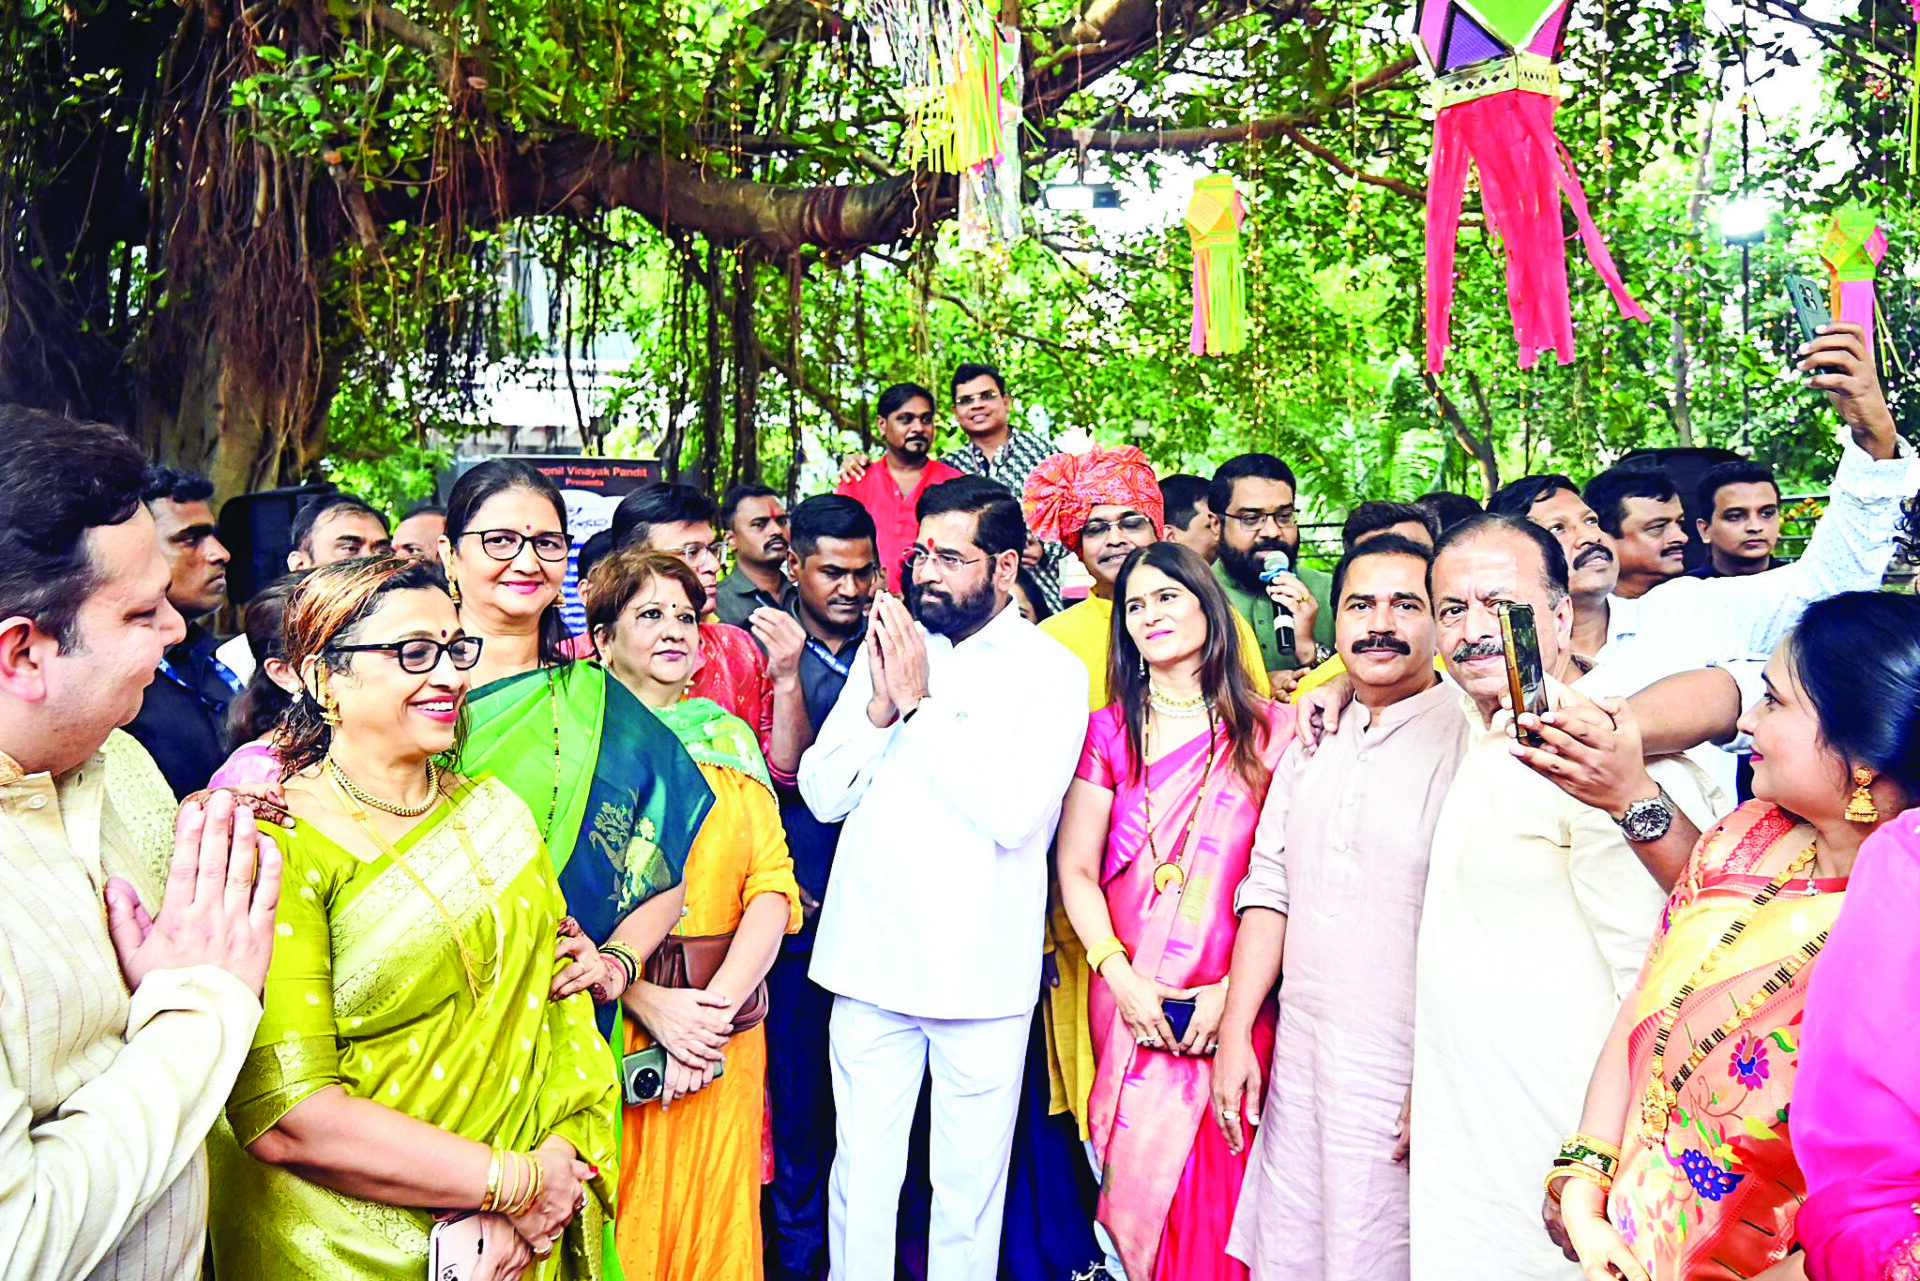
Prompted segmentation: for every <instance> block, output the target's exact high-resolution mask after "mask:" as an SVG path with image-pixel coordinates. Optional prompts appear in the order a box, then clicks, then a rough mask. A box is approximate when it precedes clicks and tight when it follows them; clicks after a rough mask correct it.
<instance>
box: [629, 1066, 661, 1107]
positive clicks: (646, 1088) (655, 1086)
mask: <svg viewBox="0 0 1920 1281" xmlns="http://www.w3.org/2000/svg"><path fill="white" fill-rule="evenodd" d="M632 1094H633V1097H634V1098H636V1099H639V1100H640V1101H642V1102H645V1101H647V1100H648V1099H657V1098H659V1097H660V1072H659V1069H657V1068H650V1067H643V1068H635V1069H634V1071H633V1090H632Z"/></svg>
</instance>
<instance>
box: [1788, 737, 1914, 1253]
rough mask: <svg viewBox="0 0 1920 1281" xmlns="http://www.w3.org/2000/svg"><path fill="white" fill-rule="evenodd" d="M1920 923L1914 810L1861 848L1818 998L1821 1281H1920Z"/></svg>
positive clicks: (1806, 1087) (1812, 1066)
mask: <svg viewBox="0 0 1920 1281" xmlns="http://www.w3.org/2000/svg"><path fill="white" fill-rule="evenodd" d="M1914 711H1915V704H1911V703H1910V704H1909V705H1908V707H1907V709H1906V715H1907V716H1908V717H1911V716H1913V715H1914ZM1916 916H1920V809H1910V810H1908V811H1907V812H1906V813H1904V814H1902V815H1900V816H1899V817H1897V818H1895V819H1894V820H1893V821H1892V822H1890V823H1888V824H1887V825H1886V826H1884V827H1882V828H1881V829H1880V830H1879V831H1877V832H1875V833H1874V834H1873V835H1872V836H1871V837H1869V838H1868V839H1867V843H1866V844H1865V845H1862V846H1861V847H1860V858H1859V861H1858V862H1856V863H1855V864H1854V867H1853V890H1852V892H1851V893H1849V894H1848V895H1847V905H1846V907H1845V908H1844V909H1843V910H1842V911H1841V913H1840V919H1839V921H1838V922H1837V923H1836V924H1835V926H1834V929H1833V936H1832V937H1831V938H1830V939H1828V940H1827V949H1826V952H1825V954H1824V955H1823V956H1822V957H1821V958H1820V968H1819V971H1818V972H1817V973H1816V974H1815V975H1814V976H1813V987H1812V990H1811V991H1810V992H1809V993H1808V996H1807V1015H1806V1039H1805V1044H1804V1045H1803V1046H1802V1047H1801V1050H1800V1085H1799V1088H1798V1090H1797V1091H1796V1092H1795V1097H1794V1105H1793V1119H1794V1125H1795V1136H1794V1147H1795V1148H1796V1149H1798V1151H1799V1155H1800V1165H1801V1168H1802V1169H1803V1170H1805V1172H1806V1177H1807V1202H1806V1204H1805V1205H1803V1206H1801V1207H1800V1221H1799V1237H1800V1244H1801V1247H1802V1248H1803V1249H1804V1250H1805V1252H1806V1266H1807V1275H1808V1276H1809V1277H1812V1278H1813V1281H1920V1212H1916V1210H1915V1208H1914V1207H1915V1205H1916V1203H1920V1056H1916V1055H1915V1054H1914V1052H1913V1047H1914V1027H1915V1026H1916V1024H1920V928H1916V927H1915V924H1914V922H1915V919H1916Z"/></svg>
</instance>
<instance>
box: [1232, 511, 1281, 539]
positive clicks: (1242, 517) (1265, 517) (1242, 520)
mask: <svg viewBox="0 0 1920 1281" xmlns="http://www.w3.org/2000/svg"><path fill="white" fill-rule="evenodd" d="M1227 519H1228V520H1231V521H1233V522H1235V523H1236V524H1238V525H1239V526H1240V528H1242V529H1244V530H1246V531H1247V532H1248V533H1249V534H1251V533H1253V532H1255V531H1256V530H1258V529H1259V528H1260V527H1261V526H1262V525H1264V524H1266V523H1267V522H1268V521H1272V522H1273V524H1274V528H1276V529H1285V528H1286V527H1287V526H1288V525H1291V524H1293V508H1291V507H1276V508H1275V509H1274V510H1272V511H1270V512H1263V511H1245V512H1228V513H1227Z"/></svg>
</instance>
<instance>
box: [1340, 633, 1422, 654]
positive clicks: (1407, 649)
mask: <svg viewBox="0 0 1920 1281" xmlns="http://www.w3.org/2000/svg"><path fill="white" fill-rule="evenodd" d="M1381 649H1384V650H1388V651H1390V652H1392V653H1395V654H1411V653H1413V646H1411V645H1409V644H1407V643H1406V642H1405V641H1403V640H1401V639H1400V638H1399V637H1398V636H1395V635H1394V634H1393V633H1392V632H1368V633H1367V638H1366V639H1365V640H1363V641H1360V642H1359V643H1358V644H1356V645H1355V646H1354V647H1353V652H1354V653H1356V654H1365V653H1369V652H1371V651H1373V650H1381Z"/></svg>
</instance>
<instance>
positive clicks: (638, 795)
mask: <svg viewBox="0 0 1920 1281" xmlns="http://www.w3.org/2000/svg"><path fill="white" fill-rule="evenodd" d="M566 549H567V535H566V507H565V504H564V503H563V501H562V500H561V498H560V494H559V492H558V491H557V490H556V489H555V488H554V487H553V482H552V481H550V480H548V479H547V478H546V477H545V476H543V475H541V474H540V472H539V471H538V470H536V469H535V468H533V467H531V466H529V465H527V464H526V463H522V462H518V461H515V460H511V459H494V460H492V461H490V462H485V463H482V464H480V465H479V466H478V467H475V468H473V469H472V470H471V471H469V472H467V473H466V474H465V475H464V476H462V477H461V478H460V480H459V482H458V483H457V484H456V485H455V486H454V487H453V493H452V494H451V495H450V496H449V499H448V502H447V532H446V541H445V542H444V543H443V545H442V547H441V557H442V559H443V561H444V562H445V564H446V566H447V571H448V575H449V578H450V579H451V580H452V581H453V582H454V583H455V584H456V585H457V592H456V599H457V600H458V602H459V605H460V621H461V625H462V626H463V627H464V628H465V629H466V630H467V632H468V633H469V634H472V635H479V636H483V637H485V638H486V650H485V651H484V652H483V653H482V655H481V660H480V663H479V664H478V666H477V667H476V668H475V670H474V679H475V680H476V681H477V682H481V683H479V684H476V686H475V688H474V690H473V693H472V695H471V696H470V697H469V698H468V700H467V716H468V725H467V730H466V734H465V737H464V739H463V741H462V744H461V749H460V754H459V758H458V763H457V764H458V768H459V769H460V771H461V772H462V773H464V774H466V775H468V776H469V777H482V776H486V775H492V776H493V777H495V778H498V779H499V780H500V781H501V782H503V783H505V784H506V785H507V786H508V787H510V788H512V789H513V791H514V793H515V794H516V795H517V796H519V798H520V799H521V800H522V801H524V802H525V803H526V805H527V808H528V809H530V810H531V811H532V812H533V816H534V821H535V822H536V823H537V824H538V825H539V827H540V831H541V835H542V836H543V838H544V839H545V841H546V844H547V849H548V852H549V853H550V854H551V855H552V858H553V866H554V871H555V873H556V874H557V875H558V876H559V878H560V889H561V892H562V893H563V894H564V895H565V897H566V902H567V911H568V912H569V913H570V914H571V915H572V916H573V918H574V920H576V921H577V922H578V923H579V925H580V928H581V930H582V932H583V933H584V934H585V936H586V939H587V941H589V942H591V943H592V944H593V946H594V948H598V947H600V946H602V945H604V944H606V943H607V942H608V940H609V939H611V938H612V937H613V935H614V931H615V930H616V928H619V927H620V926H621V925H622V924H623V923H626V922H627V918H628V916H629V915H630V914H631V913H632V912H633V911H634V909H635V908H637V907H639V906H640V905H641V904H643V903H647V902H648V901H649V900H654V901H655V910H654V911H652V912H651V913H650V914H649V919H647V920H644V921H641V920H636V921H634V922H633V923H631V924H629V925H628V926H627V928H626V929H625V930H624V931H623V932H622V935H621V937H622V941H623V942H626V943H628V944H629V945H630V946H631V947H632V948H633V950H634V952H635V953H636V954H637V955H638V956H640V957H645V956H646V955H647V954H648V953H650V952H651V951H652V950H653V949H654V947H656V946H657V945H658V944H659V942H660V939H661V938H663V937H665V935H666V932H667V930H668V929H670V928H671V927H672V925H673V922H674V920H675V919H677V917H678V915H679V910H680V905H679V895H678V889H679V886H680V878H681V874H682V872H683V870H684V869H685V867H686V861H687V851H688V850H690V849H691V848H692V846H693V838H694V836H695V834H696V833H697V832H698V831H699V830H700V824H701V822H702V821H703V820H704V819H705V818H706V815H707V811H708V810H709V809H710V808H712V805H713V793H712V791H711V790H710V789H709V788H708V787H707V784H706V780H705V779H704V778H702V777H701V775H700V771H699V768H698V767H697V766H695V765H694V763H693V760H692V758H691V757H689V756H688V755H687V753H686V751H685V750H684V749H683V748H682V747H681V746H680V743H679V741H678V740H677V739H675V738H674V736H673V734H672V733H671V732H669V731H668V730H667V729H666V728H665V727H664V726H662V725H661V724H660V723H659V722H658V721H657V720H656V719H655V718H654V717H653V716H652V715H651V714H650V713H648V711H647V709H646V708H645V707H643V706H642V705H641V704H640V701H639V700H638V699H636V698H635V697H634V696H633V695H632V694H631V693H629V692H628V691H627V690H626V688H625V687H624V686H622V685H621V684H619V682H617V681H610V680H608V679H607V676H606V673H605V671H604V670H602V669H601V668H600V667H599V666H598V665H596V664H593V663H582V662H571V661H569V655H568V646H567V644H566V641H567V637H566V629H565V627H564V626H563V625H562V624H561V622H560V617H559V596H560V588H561V582H562V580H563V579H564V577H565V571H566ZM667 891H674V894H673V896H672V897H671V898H670V899H669V898H666V897H664V895H665V892H667ZM656 896H663V897H660V898H657V899H656ZM580 959H582V960H584V961H586V962H588V963H589V966H590V968H591V969H593V970H594V971H596V972H597V971H599V969H600V966H599V965H598V964H597V963H596V960H597V958H595V957H593V956H591V955H588V956H584V957H581V958H580ZM616 968H617V967H608V969H607V972H608V973H609V974H613V973H614V972H615V970H616ZM596 977H597V973H596ZM616 984H617V980H616ZM596 995H598V996H601V997H602V999H604V1000H606V1001H607V1002H608V1004H606V1005H603V1006H602V1007H601V1030H602V1031H603V1032H606V1033H611V1031H612V1028H613V1019H614V1014H615V1006H614V1005H613V1004H612V1002H614V1001H616V1000H617V999H618V997H619V995H620V993H619V990H618V987H617V985H616V986H614V987H609V986H607V985H605V984H602V985H601V986H600V988H599V991H597V992H596Z"/></svg>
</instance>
